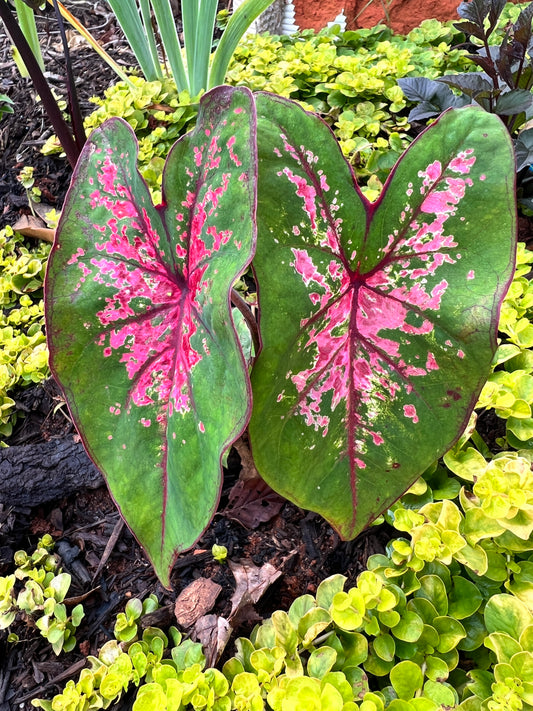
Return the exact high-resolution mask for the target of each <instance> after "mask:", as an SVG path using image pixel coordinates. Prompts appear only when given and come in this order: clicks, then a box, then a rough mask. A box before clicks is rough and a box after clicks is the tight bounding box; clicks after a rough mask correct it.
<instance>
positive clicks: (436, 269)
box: [46, 87, 515, 584]
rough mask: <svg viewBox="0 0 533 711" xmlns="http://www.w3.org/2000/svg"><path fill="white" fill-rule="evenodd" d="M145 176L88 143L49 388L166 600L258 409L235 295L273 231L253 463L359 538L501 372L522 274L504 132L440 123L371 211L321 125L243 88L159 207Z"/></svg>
mask: <svg viewBox="0 0 533 711" xmlns="http://www.w3.org/2000/svg"><path fill="white" fill-rule="evenodd" d="M256 107H257V116H258V118H257V120H256ZM256 128H257V140H256ZM256 150H257V151H258V153H257V154H256ZM135 160H136V151H135V141H134V139H133V135H132V132H131V130H130V129H129V128H128V127H127V126H126V124H125V123H124V122H122V121H120V120H118V119H115V120H111V121H110V122H108V123H107V124H106V125H105V126H104V127H102V128H101V129H98V130H96V131H95V132H94V133H93V135H92V137H91V139H90V141H89V143H88V146H87V148H86V149H85V150H84V153H83V155H82V158H81V160H80V163H79V165H78V168H77V171H76V175H75V177H74V181H73V185H72V187H71V190H70V192H69V195H68V199H67V202H66V206H65V209H64V213H63V216H62V219H61V222H60V225H59V227H58V235H57V240H56V244H55V246H54V249H53V252H52V255H51V259H50V264H49V273H48V279H47V286H46V296H47V302H46V304H47V305H46V313H47V321H48V323H47V325H48V337H49V343H50V351H51V365H52V369H53V371H54V373H55V375H56V376H57V378H58V380H59V381H60V383H61V384H62V386H63V389H64V391H65V395H66V398H67V400H68V402H69V404H70V408H71V412H72V415H73V418H74V420H75V422H76V424H77V426H78V429H79V430H80V433H81V435H82V438H83V441H84V443H85V445H86V448H87V449H88V451H89V453H90V455H91V456H92V457H93V459H94V461H95V462H96V463H97V465H98V466H99V467H100V468H101V469H102V470H103V472H104V473H105V475H106V477H107V480H108V483H109V486H110V489H111V492H112V494H113V496H114V497H115V499H116V501H117V503H118V504H119V507H120V508H121V511H122V513H123V515H124V517H125V519H126V520H127V521H128V523H129V525H130V526H131V528H132V530H133V531H134V533H135V534H136V536H137V538H138V539H139V541H140V542H141V543H142V544H143V545H144V547H145V548H146V550H147V551H148V553H149V556H150V558H151V560H152V562H153V563H154V566H155V568H156V570H157V572H158V574H159V576H160V577H161V579H162V580H163V581H164V582H165V583H167V584H168V581H169V570H170V567H171V565H172V562H173V559H174V557H175V555H176V554H177V553H178V552H179V551H180V550H183V549H185V548H187V547H190V546H191V545H192V544H193V543H194V542H195V540H196V539H197V538H198V537H199V536H200V535H201V533H202V531H203V530H204V528H205V527H206V526H207V525H208V523H209V520H210V518H211V516H212V515H213V512H214V509H215V506H216V503H217V498H218V492H219V488H220V461H221V457H222V454H223V452H224V450H225V449H227V447H228V446H229V445H230V444H231V443H232V442H233V441H234V440H235V439H236V438H237V437H238V436H239V434H240V433H241V432H242V430H243V428H244V427H245V425H246V422H247V419H248V417H249V415H250V409H251V405H252V396H251V390H250V384H249V382H248V373H247V369H246V365H245V360H246V359H245V357H244V356H243V354H242V349H241V347H240V346H239V341H238V338H237V336H236V333H235V329H234V327H233V322H232V317H231V310H230V291H231V286H232V284H233V283H234V281H235V280H236V278H237V276H238V275H239V273H240V272H241V271H242V270H243V269H245V267H246V266H247V264H248V262H249V261H250V259H251V257H252V255H253V250H254V241H255V239H254V235H255V228H256V223H257V228H258V236H259V237H258V245H257V253H256V258H255V262H254V268H255V274H256V277H257V282H258V290H259V296H260V324H259V325H260V330H261V337H262V351H261V353H260V355H259V357H258V360H257V362H256V363H255V366H254V368H253V372H252V384H253V407H254V410H253V415H252V419H251V422H250V439H251V443H252V448H253V453H254V457H255V461H256V465H257V467H258V470H259V472H260V473H261V475H262V476H263V477H264V478H265V479H266V480H267V482H268V483H270V485H271V486H273V488H275V489H276V490H277V491H279V492H281V493H283V494H284V495H285V496H287V497H288V498H290V499H291V500H293V501H295V502H296V503H297V504H299V505H302V506H304V507H306V508H309V509H311V510H314V511H318V512H320V513H321V514H322V515H323V516H324V517H325V518H327V519H328V520H329V521H330V522H331V523H332V524H333V525H334V526H335V527H336V529H337V530H338V531H339V532H340V534H341V535H342V536H343V537H345V538H350V537H353V536H355V535H356V534H357V533H358V532H359V531H360V530H362V528H364V526H365V525H366V524H367V523H368V522H369V521H371V520H372V519H373V518H375V517H376V516H377V515H378V514H379V513H380V512H381V511H382V510H383V509H384V508H385V507H386V506H387V505H388V504H390V503H391V502H393V501H394V500H395V499H396V498H398V496H400V495H401V494H402V493H403V492H404V491H405V490H406V489H407V488H408V487H409V486H410V484H411V483H412V482H413V481H414V479H416V478H417V477H418V476H419V475H420V473H421V472H422V471H423V470H424V469H425V468H426V467H427V466H428V465H429V464H431V463H432V462H433V461H434V460H435V459H436V458H437V457H438V456H439V455H440V454H442V453H444V452H445V451H446V449H448V448H449V447H450V446H451V445H452V444H453V443H454V441H455V440H456V439H457V437H458V435H459V434H460V432H461V430H462V429H463V427H464V425H465V423H466V422H467V421H468V417H469V415H470V412H471V410H472V408H473V406H474V404H475V402H476V398H477V396H478V394H479V391H480V389H481V386H482V384H483V381H484V379H485V378H486V376H487V374H488V370H489V366H490V363H491V359H492V356H493V353H494V349H495V345H496V340H495V335H496V334H495V331H496V324H497V319H498V314H499V308H500V304H501V300H502V298H503V296H504V293H505V290H506V289H507V286H508V284H509V280H510V278H511V274H512V270H513V264H514V224H515V210H514V204H513V155H512V149H511V145H510V139H509V137H508V135H507V133H506V131H505V129H504V127H503V125H502V124H501V122H500V121H499V119H498V118H496V117H495V116H492V115H489V114H487V113H486V112H483V111H482V110H480V109H476V108H467V109H463V110H460V111H453V112H449V113H447V114H446V115H444V116H443V117H442V118H441V119H440V120H439V121H438V122H436V123H435V124H434V125H433V126H432V127H431V128H430V129H428V130H427V131H426V132H425V133H424V134H423V135H422V136H421V137H420V138H419V139H417V140H416V141H415V142H414V143H413V144H412V146H411V147H410V149H409V150H408V152H407V153H406V154H405V155H404V157H403V158H402V159H401V160H400V162H399V163H398V165H397V166H396V168H395V169H394V171H393V174H392V176H391V178H390V180H389V181H388V182H387V183H386V185H385V188H384V191H383V194H382V196H381V198H380V199H379V201H378V202H376V203H369V202H368V201H367V200H366V199H365V198H364V197H363V196H362V195H361V193H360V191H359V189H358V188H357V186H356V184H355V180H354V177H353V174H352V172H351V169H350V167H349V165H348V164H347V163H346V161H345V160H344V158H343V157H342V154H341V151H340V149H339V147H338V144H337V143H336V141H335V139H334V138H333V136H332V134H331V132H330V131H329V129H328V128H327V127H326V126H325V124H323V123H322V122H321V121H320V120H319V119H318V118H317V117H316V116H314V115H312V114H308V113H306V112H305V111H303V110H302V109H301V108H300V107H298V106H297V105H296V104H294V103H293V102H291V101H289V100H286V99H281V98H279V97H275V96H273V95H269V94H259V95H258V96H257V98H256V99H255V100H254V99H253V98H252V95H251V94H250V92H249V91H248V90H247V89H243V88H240V89H231V88H230V87H220V88H218V89H215V90H213V91H212V92H210V93H209V94H207V95H206V96H205V97H204V99H203V100H202V102H201V110H200V114H199V118H198V124H197V126H196V129H195V131H194V132H192V133H191V134H188V135H187V136H186V137H185V138H183V139H181V140H180V141H178V143H177V144H176V145H175V146H174V148H173V149H172V151H171V153H170V155H169V158H168V161H167V165H166V168H165V172H164V179H163V205H162V206H158V207H154V206H153V204H152V203H151V201H150V197H149V193H148V190H147V187H146V185H145V184H144V182H143V181H142V179H141V178H140V176H139V174H138V172H137V170H136V166H135ZM493 165H497V166H498V170H497V171H495V170H493ZM257 171H258V173H257ZM256 173H257V176H256ZM256 177H257V181H256ZM256 198H257V209H256Z"/></svg>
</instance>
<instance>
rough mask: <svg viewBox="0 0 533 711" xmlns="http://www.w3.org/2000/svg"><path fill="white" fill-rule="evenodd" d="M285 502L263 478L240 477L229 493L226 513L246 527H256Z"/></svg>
mask: <svg viewBox="0 0 533 711" xmlns="http://www.w3.org/2000/svg"><path fill="white" fill-rule="evenodd" d="M284 503H285V499H283V498H282V497H281V496H279V494H276V492H275V491H273V490H272V489H271V488H270V487H269V485H268V484H267V483H266V482H265V481H263V479H239V481H238V482H237V483H236V484H235V486H233V487H232V489H231V491H230V493H229V502H228V506H227V507H226V509H225V511H224V514H225V515H226V516H228V517H229V518H232V519H234V520H236V521H238V522H239V523H242V525H243V526H245V527H246V528H251V529H255V528H257V527H258V526H259V525H260V524H261V523H266V522H267V521H270V520H271V519H272V518H274V516H277V514H278V513H279V512H280V510H281V507H282V506H283V504H284Z"/></svg>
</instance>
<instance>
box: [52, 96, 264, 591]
mask: <svg viewBox="0 0 533 711" xmlns="http://www.w3.org/2000/svg"><path fill="white" fill-rule="evenodd" d="M255 146H256V141H255V110H254V106H253V99H252V96H251V93H250V92H249V91H248V90H247V89H242V88H241V89H233V88H231V87H219V88H217V89H215V90H213V91H212V92H210V93H209V94H206V95H205V97H204V98H203V100H202V102H201V106H200V113H199V116H198V122H197V125H196V128H195V130H194V131H193V132H192V133H190V134H188V135H187V136H185V137H184V138H183V139H181V140H180V141H178V143H176V144H175V146H174V147H173V148H172V150H171V152H170V154H169V156H168V160H167V164H166V167H165V171H164V177H163V196H164V204H163V205H159V206H157V207H156V206H154V205H153V204H152V201H151V199H150V194H149V192H148V188H147V186H146V184H145V183H144V182H143V180H142V178H141V176H140V174H139V173H138V171H137V167H136V160H137V151H138V148H137V144H136V140H135V136H134V134H133V131H131V129H130V128H129V127H128V126H127V124H126V123H125V122H124V121H122V120H120V119H110V120H109V121H108V122H106V124H105V125H104V126H102V127H101V128H100V129H98V130H96V131H94V133H93V134H92V135H91V137H90V139H89V141H88V142H87V144H86V147H85V148H84V150H83V153H82V156H81V158H80V161H79V163H78V165H77V168H76V173H75V176H74V179H73V184H72V187H71V189H70V191H69V193H68V197H67V200H66V204H65V207H64V210H63V214H62V218H61V221H60V224H59V227H58V231H57V239H56V242H55V245H54V248H53V251H52V254H51V258H50V263H49V269H48V277H47V283H46V299H47V301H46V304H47V305H46V318H47V331H48V339H49V346H50V352H51V366H52V370H53V372H54V374H55V376H56V377H57V379H58V381H59V382H60V384H61V385H62V388H63V390H64V393H65V396H66V398H67V401H68V403H69V406H70V409H71V413H72V416H73V418H74V421H75V423H76V426H77V428H78V430H79V432H80V434H81V436H82V439H83V442H84V444H85V447H86V448H87V450H88V452H89V454H90V456H91V457H92V459H93V460H94V462H95V463H96V465H97V466H98V467H99V468H100V469H101V470H102V472H103V473H104V474H105V477H106V479H107V482H108V484H109V487H110V490H111V493H112V495H113V497H114V498H115V500H116V502H117V504H118V506H119V508H120V510H121V512H122V515H123V516H124V518H125V519H126V521H127V523H128V524H129V526H130V527H131V529H132V531H133V532H134V534H135V536H136V537H137V538H138V540H139V541H140V543H141V544H142V545H143V546H144V547H145V549H146V551H147V552H148V555H149V557H150V559H151V560H152V563H153V564H154V567H155V569H156V571H157V573H158V575H159V576H160V578H161V580H162V581H163V582H164V583H166V584H168V579H169V570H170V567H171V565H172V562H173V560H174V558H175V556H176V555H177V553H178V552H179V551H181V550H184V549H187V548H189V547H190V546H191V545H192V544H193V543H194V542H195V541H196V540H197V539H198V537H199V536H200V535H201V533H202V532H203V530H204V529H205V527H206V526H207V525H208V523H209V521H210V519H211V517H212V515H213V512H214V510H215V507H216V504H217V500H218V496H219V490H220V477H221V467H220V460H221V456H222V453H223V452H224V450H225V449H226V448H227V447H228V445H229V444H230V443H231V442H232V441H233V440H234V439H235V438H236V437H238V435H239V434H240V432H241V431H242V429H243V428H244V426H245V424H246V420H247V417H248V414H249V402H250V389H249V381H248V375H247V368H246V366H245V362H244V358H243V356H242V353H241V350H240V347H239V344H238V339H237V336H236V333H235V329H234V327H233V322H232V317H231V310H230V290H231V286H232V284H233V283H234V281H235V279H236V278H237V276H238V275H239V274H240V273H241V272H242V271H243V269H244V268H245V267H246V265H247V264H248V262H249V260H250V258H251V255H252V252H253V248H254V235H255V227H254V211H255V200H256V194H255V175H256V148H255Z"/></svg>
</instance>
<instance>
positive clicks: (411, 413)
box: [403, 405, 418, 424]
mask: <svg viewBox="0 0 533 711" xmlns="http://www.w3.org/2000/svg"><path fill="white" fill-rule="evenodd" d="M403 414H404V415H405V417H408V418H409V419H410V420H413V422H414V423H415V424H416V423H417V422H418V415H417V414H416V407H415V406H414V405H404V406H403Z"/></svg>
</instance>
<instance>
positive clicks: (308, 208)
mask: <svg viewBox="0 0 533 711" xmlns="http://www.w3.org/2000/svg"><path fill="white" fill-rule="evenodd" d="M283 173H284V174H285V175H286V176H287V178H288V179H289V180H290V182H291V183H293V185H296V195H298V197H301V198H303V201H304V211H305V212H306V214H307V216H308V217H309V222H310V223H311V229H313V230H315V229H316V203H315V199H316V190H315V188H314V186H313V185H309V183H308V182H307V180H306V179H305V178H302V177H301V176H300V175H296V174H295V173H293V172H292V170H291V169H290V168H284V169H283Z"/></svg>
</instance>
